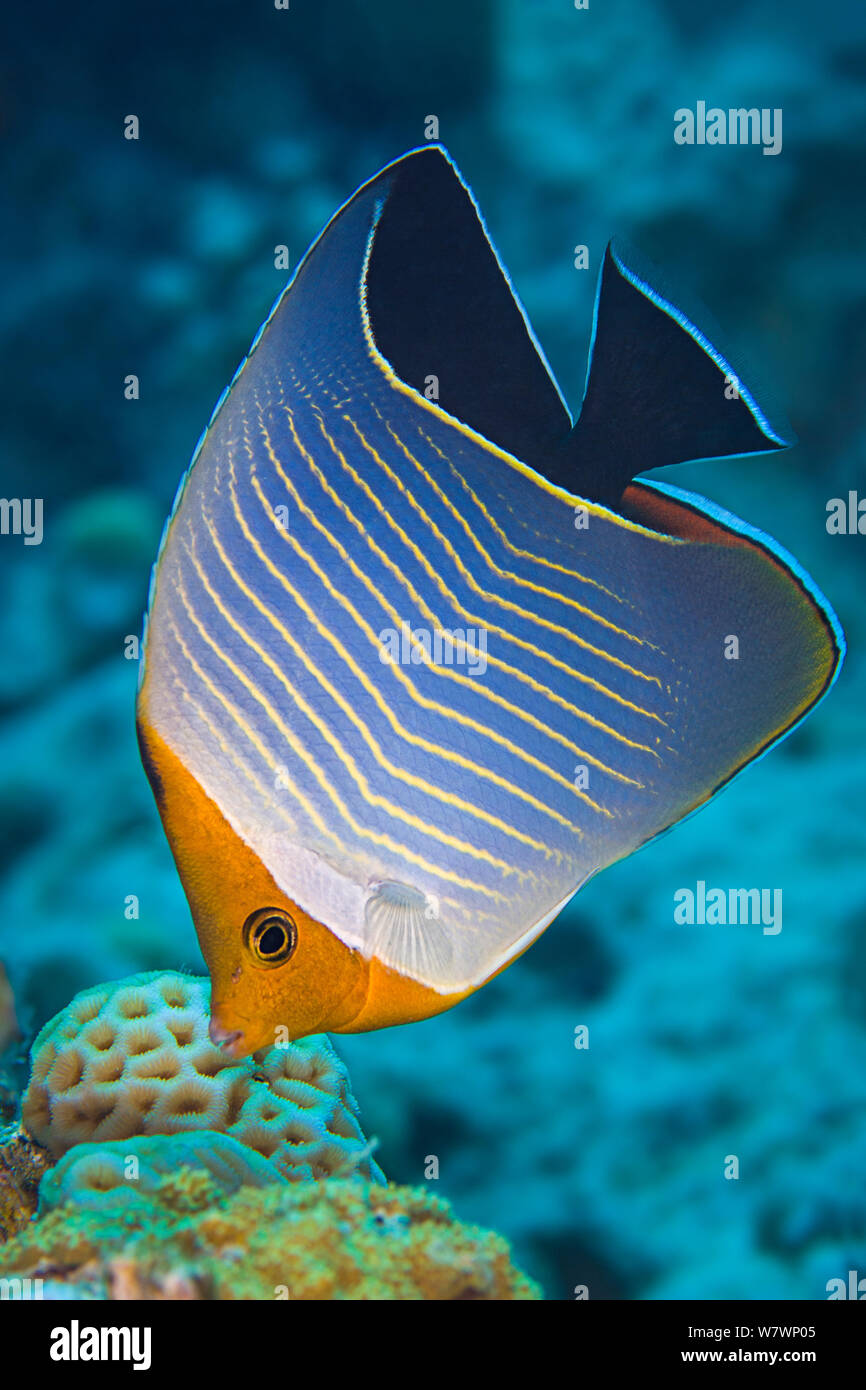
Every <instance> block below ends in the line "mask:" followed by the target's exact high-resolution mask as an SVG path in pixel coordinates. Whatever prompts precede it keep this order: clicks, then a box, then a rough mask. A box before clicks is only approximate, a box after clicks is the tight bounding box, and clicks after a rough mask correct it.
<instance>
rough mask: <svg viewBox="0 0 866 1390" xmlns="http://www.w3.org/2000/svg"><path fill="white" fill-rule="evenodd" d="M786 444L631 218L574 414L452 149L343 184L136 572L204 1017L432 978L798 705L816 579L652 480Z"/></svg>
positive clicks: (409, 1011) (239, 1023) (354, 1027)
mask: <svg viewBox="0 0 866 1390" xmlns="http://www.w3.org/2000/svg"><path fill="white" fill-rule="evenodd" d="M792 442H793V436H792V435H791V433H790V431H789V429H788V427H787V426H786V425H785V424H784V423H783V422H782V420H781V418H780V417H779V416H778V415H777V414H776V413H772V414H771V413H770V411H769V409H768V406H767V402H766V399H763V398H762V404H759V403H758V399H757V396H756V394H755V390H754V384H753V383H749V384H747V381H746V380H745V378H744V376H743V375H741V374H740V373H739V372H738V371H737V370H735V368H734V365H733V362H732V359H731V357H730V355H729V354H728V353H727V352H726V351H724V350H723V348H722V347H721V345H720V339H719V336H718V334H717V333H716V331H715V330H710V329H709V328H708V327H707V324H706V321H705V320H702V326H701V327H700V328H699V327H698V326H697V317H696V316H694V315H692V314H691V313H690V312H686V310H685V308H684V307H683V305H682V300H681V299H675V298H674V297H672V296H671V295H670V294H669V292H668V291H667V290H666V289H665V288H664V286H663V285H662V283H661V281H660V279H659V277H658V275H657V274H656V272H655V271H654V270H653V269H652V268H651V267H647V266H646V265H645V264H644V263H643V262H642V261H641V260H640V259H639V257H638V256H637V255H636V254H635V253H634V252H632V251H630V250H628V249H627V248H625V247H623V246H620V245H619V244H617V243H611V245H610V246H609V247H608V249H607V251H606V253H605V256H604V260H603V265H602V268H601V273H600V280H599V290H598V296H597V301H596V307H595V321H594V329H593V338H592V347H591V351H590V362H589V369H588V373H587V382H586V388H585V396H584V401H583V405H582V409H581V411H580V414H579V417H578V419H577V421H576V423H575V422H574V421H573V420H572V417H571V416H570V414H569V411H568V409H567V407H566V406H565V404H564V402H563V399H562V396H561V394H560V392H559V389H558V387H557V385H556V383H555V381H554V379H553V376H552V374H551V372H550V369H549V367H548V364H547V362H546V360H545V358H544V356H543V354H542V351H541V348H540V347H539V344H538V343H537V341H536V339H535V337H534V335H533V333H532V330H531V328H530V326H529V323H528V321H527V319H526V317H525V314H524V312H523V310H522V308H521V306H520V304H519V302H518V300H517V298H516V296H515V294H514V292H513V290H512V288H511V285H510V282H509V280H508V278H507V276H506V273H505V271H504V270H503V267H502V265H501V264H500V262H499V260H498V257H497V255H496V252H495V251H494V249H493V246H492V244H491V242H490V240H489V238H488V236H487V233H486V230H485V227H484V223H483V221H482V219H481V216H480V213H479V211H478V209H477V207H476V205H475V202H474V199H473V197H472V194H471V193H470V191H469V189H468V188H467V187H466V185H465V184H464V183H463V181H462V179H461V177H460V175H459V173H458V171H457V169H456V168H455V166H454V164H453V163H452V162H451V160H450V159H449V157H448V156H447V154H446V153H445V151H444V150H443V149H442V148H441V147H439V146H428V147H426V148H424V149H421V150H416V151H413V152H411V153H409V154H407V155H406V156H404V157H403V158H402V159H399V160H397V161H396V162H395V163H393V164H391V165H389V166H388V167H387V168H385V169H384V170H383V171H382V172H381V173H379V174H378V175H376V177H375V178H373V179H372V180H371V181H370V182H369V183H366V184H364V185H363V187H361V188H360V189H359V190H358V192H357V193H355V194H354V196H353V197H352V198H351V199H350V200H349V201H348V202H347V203H346V204H345V205H344V206H343V207H342V208H341V209H340V211H339V212H338V213H336V215H335V216H334V217H333V218H332V220H331V221H330V222H329V223H328V225H327V227H326V228H325V230H324V231H323V232H322V233H321V235H320V236H319V238H318V240H317V241H316V242H315V244H314V245H313V247H312V248H311V250H310V251H309V252H308V253H307V255H306V257H305V258H304V260H303V261H302V262H301V264H300V266H299V267H298V269H297V271H296V273H295V275H294V276H293V278H292V280H291V281H290V283H289V285H288V287H287V289H286V290H285V291H284V292H283V294H282V296H281V297H280V299H279V300H278V301H277V303H276V305H275V306H274V308H273V310H272V311H271V314H270V316H269V318H268V319H267V321H266V323H265V324H264V326H263V327H262V329H261V330H260V331H259V333H258V334H257V336H256V338H255V340H254V342H253V345H252V348H251V350H250V352H249V355H248V356H247V358H246V359H245V361H244V362H243V363H242V364H241V367H240V368H239V369H238V371H237V373H236V374H235V377H234V380H233V381H232V383H231V386H230V387H229V388H228V389H227V390H226V391H225V392H224V393H223V396H222V397H221V398H220V400H219V402H218V404H217V406H216V409H215V410H214V413H213V416H212V418H211V421H210V424H209V425H208V427H207V429H206V431H205V432H204V434H203V436H202V439H201V441H200V443H199V446H198V448H197V450H196V453H195V455H194V458H193V463H192V465H191V467H190V469H189V471H188V473H187V475H186V477H185V478H184V480H183V482H182V484H181V487H180V489H179V493H178V497H177V500H176V502H175V506H174V510H173V512H172V515H171V517H170V519H169V522H168V524H167V527H166V532H165V535H164V537H163V542H162V545H161V548H160V552H159V555H158V557H157V563H156V565H155V567H154V577H153V580H152V585H151V595H150V603H149V614H148V621H147V625H146V647H145V662H144V663H143V677H142V682H141V686H140V691H139V698H138V727H139V736H140V744H141V748H142V754H143V760H144V764H145V767H146V769H147V772H148V775H149V777H150V781H151V783H152V786H153V790H154V793H155V796H156V800H157V803H158V807H159V811H160V814H161V816H162V821H163V824H164V826H165V830H166V833H167V836H168V839H169V842H170V844H171V848H172V851H173V854H174V857H175V861H176V863H177V867H178V870H179V872H180V876H181V879H182V881H183V885H184V888H185V890H186V894H187V897H188V899H189V902H190V906H191V909H192V913H193V917H194V920H195V924H196V928H197V931H198V935H199V939H200V942H201V947H202V951H203V954H204V957H205V960H206V962H207V965H208V968H209V970H210V973H211V977H212V999H213V1022H212V1036H213V1037H214V1039H215V1040H216V1041H219V1042H221V1043H222V1044H223V1046H224V1047H225V1049H226V1050H227V1051H228V1052H229V1053H230V1054H231V1055H235V1056H243V1055H245V1054H247V1053H249V1052H251V1051H254V1050H256V1049H258V1048H260V1047H262V1046H264V1045H265V1044H270V1043H272V1042H273V1041H274V1037H275V1030H279V1029H282V1030H284V1032H283V1034H282V1036H285V1037H289V1038H295V1037H299V1036H304V1035H306V1034H309V1033H314V1032H319V1031H334V1032H359V1031H363V1030H365V1029H371V1028H381V1027H385V1026H388V1025H391V1024H397V1023H405V1022H408V1021H411V1020H414V1019H420V1018H424V1017H428V1016H430V1015H433V1014H436V1013H439V1012H441V1011H442V1010H444V1009H447V1008H448V1007H450V1006H451V1005H453V1004H454V1003H456V1002H457V1001H458V1000H460V999H463V998H464V997H465V996H467V995H469V994H471V993H472V992H473V991H475V990H477V989H478V988H479V986H480V985H482V984H484V983H485V981H487V980H489V979H490V978H491V977H492V976H493V975H495V974H496V973H497V972H498V971H500V970H501V969H503V968H504V967H505V966H506V965H508V964H509V963H510V962H511V961H513V960H514V959H515V957H517V956H518V955H519V954H520V953H521V952H522V951H524V950H525V949H526V947H527V946H529V945H530V943H531V942H532V941H533V940H534V939H535V938H536V937H537V936H538V935H539V934H540V933H541V932H542V931H543V930H544V929H545V928H546V927H547V926H548V925H549V923H550V922H552V921H553V919H554V918H555V917H556V916H557V914H558V913H559V912H560V911H561V910H562V908H563V907H564V905H565V904H566V903H567V902H568V901H569V899H570V898H572V897H573V896H574V894H575V893H576V892H577V891H578V889H579V888H580V887H581V885H582V884H583V883H585V882H586V880H587V879H588V878H589V877H590V876H591V875H593V874H595V873H597V872H598V871H599V869H603V868H604V867H605V866H606V865H608V864H611V863H613V862H614V861H615V860H618V859H621V858H623V856H625V855H627V854H629V853H630V852H631V851H633V850H635V849H637V848H638V847H639V846H641V845H643V844H645V843H646V842H647V841H648V840H651V839H652V838H653V837H655V836H657V835H659V834H660V833H661V832H662V831H664V830H666V829H667V828H668V827H670V826H671V825H672V824H673V823H674V822H675V821H678V820H680V819H681V818H682V817H683V816H685V815H687V814H688V813H689V812H691V811H693V810H695V808H697V807H699V806H701V805H702V804H703V803H705V802H706V801H707V800H708V799H709V798H710V797H711V796H712V795H713V793H714V792H716V791H718V790H719V788H720V787H722V786H723V785H724V784H725V783H727V782H729V781H730V780H731V778H732V777H733V776H734V775H735V774H736V773H737V772H739V771H740V769H742V768H743V767H744V766H745V765H746V764H747V763H749V762H752V761H753V760H754V759H755V758H757V757H759V756H760V755H761V754H762V753H764V752H765V751H766V750H767V749H768V748H769V747H770V746H771V745H772V744H774V743H776V742H778V740H779V739H781V738H782V737H783V736H784V735H785V734H787V733H788V732H790V730H791V729H792V728H793V727H794V726H795V725H796V724H797V723H798V722H799V721H800V720H802V719H803V717H804V716H805V715H806V713H807V712H808V711H809V710H810V709H812V707H813V706H814V705H815V704H816V702H817V701H818V700H819V699H820V698H821V696H822V695H823V694H824V693H825V692H826V691H827V689H828V688H829V686H830V685H831V683H832V681H833V679H834V676H835V673H836V671H837V670H838V667H839V663H840V660H841V657H842V650H843V637H842V634H841V631H840V628H839V624H838V622H837V621H836V619H835V617H834V614H833V612H832V610H831V609H830V607H829V605H828V603H827V602H826V600H825V599H824V598H823V597H822V595H821V594H820V593H819V592H818V590H817V588H816V586H815V585H814V584H813V582H812V581H811V580H810V579H809V578H808V576H807V575H806V574H805V573H804V572H803V570H802V569H801V568H800V567H799V566H798V565H797V563H796V561H794V560H793V559H792V558H791V557H790V556H789V555H787V554H786V553H785V552H783V551H782V550H781V549H780V547H779V546H777V545H776V544H775V543H774V542H773V541H771V540H770V539H769V538H768V537H767V536H765V535H762V534H761V533H759V532H758V531H756V530H754V529H752V528H751V527H750V526H748V525H746V524H745V523H744V522H742V521H739V520H738V519H737V518H736V517H734V516H731V515H729V514H728V513H726V512H723V511H721V510H720V509H719V508H718V507H716V506H714V505H712V504H711V503H709V502H707V501H705V500H704V499H702V498H700V497H697V496H693V495H691V494H689V493H687V492H683V491H680V490H679V489H676V488H673V487H671V486H669V485H667V484H663V483H661V482H657V481H648V480H643V481H640V482H638V481H635V479H636V477H637V475H638V474H641V473H643V472H645V471H646V470H647V469H650V468H655V467H658V466H659V465H661V464H671V463H676V462H680V461H683V460H687V459H692V458H715V457H720V456H725V455H731V454H746V453H760V452H764V451H769V450H773V449H777V448H783V447H785V446H787V445H789V444H790V443H792ZM732 641H734V642H735V643H736V647H737V649H738V650H737V659H730V658H731V657H732V655H733V652H732V648H731V643H732Z"/></svg>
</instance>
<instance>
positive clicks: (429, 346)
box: [365, 145, 572, 486]
mask: <svg viewBox="0 0 866 1390" xmlns="http://www.w3.org/2000/svg"><path fill="white" fill-rule="evenodd" d="M381 178H382V183H383V185H384V188H383V191H384V198H383V203H382V208H381V212H380V214H379V217H378V221H377V223H376V228H375V233H374V235H373V238H372V245H371V249H370V255H369V261H368V264H367V269H366V274H365V300H366V307H367V312H368V315H369V321H370V327H371V331H372V333H373V337H374V339H375V342H376V346H377V348H378V349H379V351H380V352H381V354H382V356H383V357H384V358H386V360H387V361H388V362H389V363H390V365H391V367H392V368H393V370H394V371H395V373H396V374H397V376H399V377H400V379H401V380H402V381H405V382H406V383H407V384H408V385H410V386H413V387H414V388H415V389H416V390H417V391H420V392H422V393H423V392H424V391H425V389H427V386H428V382H429V379H430V378H431V377H435V378H436V379H437V384H438V400H439V404H440V405H441V406H442V408H443V410H447V411H448V413H449V414H450V415H454V416H455V417H456V418H457V419H458V420H461V421H462V422H463V423H464V424H466V425H469V426H471V428H472V429H474V430H477V431H478V433H479V434H482V435H484V437H485V438H486V439H489V440H491V442H492V443H494V444H498V445H499V447H500V448H502V449H506V450H507V451H508V452H509V453H512V454H515V455H516V456H517V457H518V458H519V459H521V460H523V462H525V463H528V464H529V465H530V467H532V468H536V469H537V470H538V471H539V472H541V473H545V474H546V475H547V476H550V466H551V460H552V459H553V460H555V461H557V462H558V463H560V464H561V466H562V469H563V472H562V473H561V476H560V477H559V478H558V479H557V481H560V482H562V483H563V484H564V485H565V486H569V479H568V477H567V474H566V472H565V471H564V470H565V469H566V468H568V469H570V467H571V460H570V459H568V458H566V457H565V454H564V446H565V445H566V444H567V442H568V440H569V438H570V433H571V428H572V419H571V416H570V414H569V412H568V410H567V408H566V406H565V404H564V402H563V400H562V397H561V395H560V393H559V389H558V387H557V385H556V382H555V381H554V379H553V376H552V375H551V372H550V369H549V367H548V365H547V363H546V361H545V360H544V356H543V354H542V352H541V349H540V348H539V346H538V344H537V342H536V340H535V338H534V336H533V334H532V330H531V329H530V327H529V325H528V322H527V320H526V317H525V315H524V313H523V310H522V308H521V306H520V303H519V301H518V300H517V299H516V297H515V294H514V291H513V289H512V287H511V284H510V281H509V280H508V277H507V275H506V273H505V271H504V270H503V268H502V265H501V264H500V262H499V259H498V257H497V255H496V252H495V251H494V249H493V246H492V245H491V242H490V239H489V237H488V235H487V231H486V229H485V226H484V223H483V221H482V219H481V215H480V213H479V211H478V209H477V207H476V205H475V202H474V200H473V198H472V195H471V193H470V192H469V190H468V189H467V187H466V185H465V184H464V183H463V180H462V179H461V177H460V175H459V173H458V172H457V169H456V167H455V165H454V164H453V163H452V162H451V160H450V159H449V157H448V155H447V154H446V153H445V151H444V149H443V148H442V147H441V146H440V145H430V146H428V147H426V148H424V149H420V150H414V151H412V153H410V154H408V155H406V156H405V157H404V158H403V159H401V160H398V161H397V163H396V164H393V165H391V166H390V167H389V168H388V169H387V170H386V171H385V172H384V174H383V175H382V176H381Z"/></svg>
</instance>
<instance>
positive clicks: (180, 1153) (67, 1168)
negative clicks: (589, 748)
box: [39, 1129, 286, 1213]
mask: <svg viewBox="0 0 866 1390" xmlns="http://www.w3.org/2000/svg"><path fill="white" fill-rule="evenodd" d="M130 1160H133V1164H132V1165H131V1163H130ZM181 1168H192V1169H199V1170H202V1171H204V1172H205V1173H207V1174H208V1175H209V1176H210V1177H211V1178H212V1179H213V1180H214V1181H215V1182H216V1184H217V1185H218V1187H219V1189H220V1191H222V1192H236V1191H237V1189H238V1188H239V1187H244V1186H250V1187H267V1186H269V1185H271V1184H274V1183H278V1184H283V1183H285V1181H286V1179H285V1178H284V1177H283V1175H282V1173H280V1172H279V1170H278V1169H277V1168H275V1167H274V1165H273V1164H272V1163H269V1162H268V1160H267V1159H266V1158H262V1156H261V1154H258V1153H256V1152H255V1150H254V1149H251V1148H247V1147H246V1145H244V1144H239V1143H238V1141H237V1140H236V1139H231V1138H230V1137H229V1135H227V1134H218V1133H216V1132H215V1131H214V1130H207V1129H205V1130H193V1131H192V1132H191V1133H189V1134H154V1135H151V1136H149V1137H145V1138H142V1137H141V1136H139V1137H138V1138H135V1139H120V1140H118V1139H115V1140H113V1141H112V1142H109V1143H104V1144H78V1145H77V1146H76V1147H75V1148H74V1149H70V1151H69V1152H68V1153H67V1154H65V1155H64V1156H63V1158H61V1160H60V1162H59V1163H58V1164H57V1165H56V1167H54V1168H52V1169H51V1170H50V1172H48V1173H46V1175H45V1177H44V1178H43V1179H42V1182H41V1183H40V1184H39V1211H40V1213H44V1212H46V1211H50V1210H51V1209H52V1208H53V1207H58V1206H62V1205H63V1203H64V1202H71V1201H74V1202H77V1203H78V1204H79V1205H81V1206H86V1207H97V1206H102V1205H104V1204H106V1203H109V1202H110V1203H114V1204H115V1205H117V1204H118V1203H120V1204H122V1205H124V1206H140V1205H141V1204H143V1203H146V1202H147V1201H148V1198H149V1196H150V1194H152V1193H154V1192H158V1191H159V1189H160V1187H161V1184H162V1182H163V1181H164V1179H165V1178H166V1177H167V1176H168V1175H169V1174H172V1173H177V1172H178V1171H179V1170H180V1169H181Z"/></svg>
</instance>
